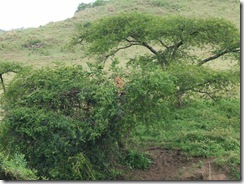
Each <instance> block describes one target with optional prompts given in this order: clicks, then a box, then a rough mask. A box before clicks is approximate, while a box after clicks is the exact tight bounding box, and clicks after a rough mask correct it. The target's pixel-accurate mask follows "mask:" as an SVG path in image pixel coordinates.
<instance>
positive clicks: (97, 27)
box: [73, 13, 240, 65]
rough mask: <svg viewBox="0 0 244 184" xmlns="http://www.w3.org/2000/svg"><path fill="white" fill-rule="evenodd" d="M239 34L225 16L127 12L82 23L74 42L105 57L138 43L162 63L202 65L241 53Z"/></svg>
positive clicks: (92, 52) (90, 51)
mask: <svg viewBox="0 0 244 184" xmlns="http://www.w3.org/2000/svg"><path fill="white" fill-rule="evenodd" d="M216 30H218V31H216ZM239 37H240V33H239V31H238V29H237V28H236V27H235V26H234V25H233V24H232V23H231V22H229V21H226V20H224V19H218V18H209V19H196V18H185V17H181V16H170V17H159V16H153V15H147V14H142V13H130V14H128V13H127V14H119V15H116V16H113V17H108V18H103V19H101V20H98V21H96V22H94V23H93V24H92V25H91V26H89V27H88V28H86V29H84V27H83V26H80V29H79V30H78V35H77V36H76V37H75V38H74V39H73V44H77V43H81V42H83V43H85V44H86V47H88V54H91V55H93V54H98V55H104V56H105V58H107V57H109V56H112V55H115V54H116V53H117V52H118V51H119V50H122V49H126V48H129V47H133V46H138V45H139V46H142V47H145V48H146V49H148V50H149V51H150V52H151V53H152V54H153V56H154V58H155V59H156V60H157V61H158V62H159V64H161V65H165V64H166V65H168V64H170V63H172V62H176V61H184V62H185V59H186V58H188V60H189V61H191V60H193V61H194V62H195V63H197V64H199V65H202V64H204V63H206V62H209V61H211V60H214V59H216V58H218V57H220V56H223V55H225V54H227V53H239V51H240V49H239V47H240V45H239V42H240V38H239ZM158 48H159V49H158ZM194 48H198V49H199V48H201V49H203V50H204V51H205V52H210V53H212V56H211V57H208V58H205V59H204V58H203V57H204V56H202V55H195V54H192V52H189V51H188V50H189V49H194Z"/></svg>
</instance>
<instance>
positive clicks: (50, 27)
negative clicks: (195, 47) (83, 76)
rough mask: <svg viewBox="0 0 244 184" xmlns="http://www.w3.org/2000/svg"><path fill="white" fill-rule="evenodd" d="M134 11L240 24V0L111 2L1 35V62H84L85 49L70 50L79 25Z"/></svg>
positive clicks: (116, 0)
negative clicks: (72, 15) (215, 18)
mask: <svg viewBox="0 0 244 184" xmlns="http://www.w3.org/2000/svg"><path fill="white" fill-rule="evenodd" d="M134 11H138V12H145V13H149V14H156V15H160V16H167V15H182V16H187V17H210V16H214V17H221V18H225V19H228V20H230V21H232V22H234V23H235V24H236V26H237V27H239V24H240V14H239V12H240V2H239V1H237V0H200V1H199V0H176V1H171V0H164V1H163V0H145V1H141V0H119V1H118V0H110V1H106V3H104V5H102V6H95V7H92V8H86V9H85V10H82V11H79V12H78V13H76V14H75V15H74V17H73V18H70V19H67V20H64V21H60V22H51V23H49V24H47V25H46V26H41V27H39V28H30V29H22V30H13V31H7V32H0V55H1V60H2V61H4V60H5V61H15V62H21V63H23V64H25V65H32V66H38V67H40V66H45V65H50V64H52V63H55V62H67V63H80V64H81V63H84V61H86V60H87V58H86V59H85V60H84V58H83V56H84V53H83V52H82V51H81V50H79V49H76V50H72V51H71V50H68V49H67V48H66V44H67V43H69V41H70V39H71V38H72V36H73V35H74V34H75V28H76V24H80V23H84V22H92V21H94V20H97V19H100V18H102V17H106V16H112V15H115V14H118V13H121V12H134Z"/></svg>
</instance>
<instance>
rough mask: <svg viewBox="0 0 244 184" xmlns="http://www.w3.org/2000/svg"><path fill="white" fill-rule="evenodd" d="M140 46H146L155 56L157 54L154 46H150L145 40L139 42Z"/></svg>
mask: <svg viewBox="0 0 244 184" xmlns="http://www.w3.org/2000/svg"><path fill="white" fill-rule="evenodd" d="M141 45H142V46H144V47H146V48H147V49H149V50H150V51H151V52H152V53H153V54H155V55H156V56H157V55H158V51H156V50H155V49H154V48H152V47H151V46H150V45H148V44H147V43H146V42H142V43H141Z"/></svg>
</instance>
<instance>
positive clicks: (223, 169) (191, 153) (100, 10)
mask: <svg viewBox="0 0 244 184" xmlns="http://www.w3.org/2000/svg"><path fill="white" fill-rule="evenodd" d="M127 12H143V13H145V14H153V15H158V16H169V15H181V16H185V17H199V18H202V17H206V18H207V17H218V18H223V19H227V20H229V21H231V22H233V23H234V24H235V25H236V26H237V27H238V29H239V30H240V2H239V1H237V0H175V1H172V0H110V1H104V2H103V3H102V4H101V5H96V6H88V7H86V8H85V9H83V10H81V11H79V12H76V13H75V14H74V16H73V17H72V18H69V19H66V20H64V21H60V22H50V23H49V24H47V25H45V26H40V27H38V28H28V29H20V30H12V31H6V32H5V31H3V32H2V31H0V56H1V59H0V63H1V62H5V61H10V62H16V63H20V64H21V65H23V66H32V67H34V68H41V67H44V66H51V67H54V66H57V65H59V64H61V63H63V64H65V65H72V64H79V65H83V66H86V63H87V62H92V61H95V60H96V58H95V57H93V56H92V57H87V56H86V53H85V51H84V50H83V49H82V48H81V46H74V47H69V46H70V42H71V40H72V37H73V36H74V35H75V34H76V31H77V29H76V28H77V25H79V24H84V23H89V22H93V21H96V20H99V19H102V18H104V17H108V16H113V15H117V14H120V13H127ZM135 48H136V49H135ZM135 48H134V47H133V48H129V49H128V50H125V51H121V52H119V53H118V55H117V57H119V59H120V60H121V61H125V62H126V61H128V58H131V57H133V56H134V55H135V54H137V53H140V54H143V53H146V52H148V51H146V50H145V49H144V48H140V47H135ZM194 52H195V51H194ZM196 52H201V50H197V51H196ZM210 63H211V64H207V66H209V67H211V68H213V69H216V70H225V69H229V66H233V64H235V63H236V61H234V62H232V61H231V60H227V61H225V62H222V60H221V57H220V58H219V59H217V60H215V61H213V62H210ZM234 66H236V65H234ZM237 67H239V65H238V66H237ZM57 68H58V67H57ZM237 69H239V68H237ZM48 71H49V70H46V69H44V70H42V72H44V73H45V72H46V75H48V76H49V73H48ZM50 71H51V70H50ZM184 71H187V70H184ZM177 72H179V70H177V71H176V73H177ZM32 73H33V75H34V72H32ZM71 73H72V72H71ZM71 73H70V75H71ZM153 73H156V72H154V71H153ZM62 74H63V73H62ZM13 76H14V74H13V73H9V74H4V76H3V78H4V80H5V82H6V84H7V85H8V83H9V82H10V81H11V79H12V78H13ZM50 76H51V75H50ZM61 76H62V75H61ZM76 76H79V75H76ZM236 76H237V75H236ZM56 77H57V76H56ZM63 77H67V74H66V73H65V72H64V76H63ZM106 77H107V76H106ZM37 78H38V75H37ZM51 78H52V80H53V81H54V82H57V81H59V80H60V81H62V79H60V78H62V77H57V78H53V77H50V79H51ZM237 78H238V77H237ZM38 79H39V78H38ZM70 79H71V78H69V80H70ZM183 79H184V77H183ZM33 80H34V79H33ZM77 80H80V79H77ZM227 80H229V78H228V79H227ZM37 81H38V80H37ZM40 81H41V80H40ZM64 81H65V80H64ZM67 81H68V80H67ZM188 81H189V80H188ZM57 83H58V84H63V83H62V82H57ZM78 83H79V84H80V82H78ZM190 83H192V81H190ZM216 83H219V81H217V82H216ZM84 85H85V84H84ZM61 86H62V85H61ZM65 86H67V85H66V84H64V86H62V87H64V88H65ZM96 87H97V88H96V89H97V91H98V92H100V93H101V96H102V92H101V91H100V86H96ZM31 89H32V88H31ZM40 89H42V88H41V87H40ZM232 89H233V90H231V92H230V93H228V94H227V93H224V95H226V96H227V98H226V96H224V95H223V96H224V97H223V99H221V100H219V101H216V103H215V101H214V100H206V99H203V98H199V96H200V95H199V96H197V95H196V96H191V97H189V98H187V100H186V101H185V104H184V106H182V107H179V106H177V107H176V106H174V108H172V109H170V110H169V111H167V116H165V119H164V120H162V122H161V121H160V122H159V123H158V124H157V125H155V127H148V126H145V125H144V124H141V125H139V126H138V127H137V129H136V130H134V131H132V132H131V134H130V139H129V141H128V145H129V148H130V149H131V150H132V149H136V150H140V151H143V152H144V151H145V150H150V149H151V151H149V152H150V154H151V157H152V158H153V163H152V165H151V166H150V169H152V170H150V169H149V170H147V171H145V173H141V172H140V171H138V170H133V169H132V168H136V167H134V166H135V165H136V164H141V163H142V162H143V161H142V160H140V159H139V161H138V160H136V159H135V158H136V157H137V156H138V153H137V152H133V150H132V151H131V150H128V151H129V154H128V155H129V156H131V157H129V158H127V159H128V160H127V166H128V167H125V168H124V167H123V168H122V169H121V168H120V169H121V170H120V171H119V172H121V173H119V174H122V175H123V177H125V179H133V178H134V179H142V180H144V179H145V178H148V179H149V180H154V179H156V178H157V177H161V178H158V179H163V180H164V179H174V180H175V179H177V178H178V177H179V178H180V179H183V180H184V179H187V177H185V176H184V177H181V174H182V172H184V174H186V173H189V172H190V173H192V172H193V171H192V169H193V168H194V167H196V168H198V169H202V170H201V171H199V172H202V175H201V176H200V177H197V178H196V179H211V177H210V176H211V175H209V170H208V169H209V168H210V164H211V167H212V169H213V170H212V171H213V173H212V176H213V177H212V179H213V178H214V177H215V178H218V177H220V178H221V176H222V175H221V173H224V176H225V177H227V179H239V178H240V149H239V148H240V86H239V85H237V86H235V87H234V88H232ZM22 90H24V88H23V89H22ZM10 91H11V90H10ZM13 91H14V90H13ZM53 91H55V92H56V91H57V92H58V90H56V89H55V88H53ZM2 92H3V91H2V89H1V87H0V94H1V93H2ZM15 92H16V91H15ZM218 92H219V91H218ZM49 93H50V89H49V88H48V90H47V91H46V93H45V94H49ZM16 94H17V93H16ZM20 94H22V93H20ZM23 94H24V92H23ZM20 96H21V95H20ZM230 96H231V98H230ZM61 97H62V96H61ZM10 98H11V95H10ZM26 98H27V99H28V98H29V96H28V94H27V97H26ZM198 98H199V99H198ZM50 99H52V98H50ZM14 100H15V99H14ZM32 102H33V101H31V100H30V104H31V105H32ZM68 104H69V102H68ZM132 106H133V105H132ZM0 107H1V104H0ZM48 107H49V106H48ZM17 110H18V109H17ZM2 112H3V111H2V110H1V108H0V120H1V118H2V117H1V113H2ZM48 112H49V110H48ZM127 114H129V113H127ZM47 117H49V116H47ZM16 122H17V123H18V121H16ZM60 122H62V121H60ZM150 123H151V122H150ZM27 128H28V126H27ZM2 132H3V131H2ZM0 133H1V131H0ZM43 142H44V141H43ZM44 147H45V146H44ZM153 149H154V150H156V152H157V153H156V152H153V151H152V150H153ZM162 150H163V151H162ZM169 150H174V151H173V152H174V153H177V154H176V155H174V153H171V152H170V151H169ZM179 150H180V151H179ZM169 152H170V154H169ZM162 153H163V154H166V153H167V154H166V156H167V157H163V156H162ZM157 154H159V155H157ZM139 155H140V154H139ZM1 156H2V155H1V153H0V163H1V159H2V160H4V159H3V158H4V156H2V157H1ZM154 157H155V158H154ZM162 157H163V159H164V160H162ZM173 157H174V159H178V160H173ZM143 158H144V157H143ZM183 158H184V159H183ZM130 159H131V160H130ZM134 159H135V160H134ZM166 159H168V160H166ZM181 159H183V160H181ZM144 160H145V159H144ZM5 161H6V160H5ZM136 161H137V162H139V163H135V162H136ZM167 161H169V162H168V163H170V162H171V161H172V163H170V164H168V163H167ZM7 162H8V161H6V163H7ZM158 162H160V163H158ZM77 163H78V162H77ZM163 163H164V164H165V163H166V166H167V164H168V165H170V166H174V168H172V172H170V174H172V173H174V174H177V176H176V175H174V176H172V175H170V176H165V177H162V176H161V175H160V172H161V173H167V167H165V165H162V164H163ZM177 163H178V164H179V165H177ZM133 164H135V165H134V166H133ZM160 164H161V165H160ZM186 164H188V165H187V166H186ZM10 166H11V165H10ZM157 166H160V170H158V168H157ZM185 166H186V169H190V170H191V171H189V170H187V171H182V168H183V169H185ZM13 168H15V167H13ZM1 169H2V168H1V167H0V172H1ZM7 169H10V171H11V172H12V170H11V169H12V168H11V167H9V168H7ZM128 169H130V172H128ZM161 169H162V170H161ZM203 169H206V170H205V171H203ZM5 170H6V168H5ZM10 171H9V172H10ZM151 171H152V173H153V174H149V172H151ZM114 172H115V173H114V175H116V174H118V173H116V172H117V171H116V170H114ZM124 172H125V173H126V172H128V173H133V174H134V173H135V176H133V174H132V175H131V176H129V175H128V176H127V175H126V174H125V173H124ZM60 173H61V172H60ZM138 173H139V174H138ZM180 173H181V174H180ZM119 174H118V175H119ZM154 174H155V177H153V176H154ZM178 174H179V175H178ZM184 174H183V175H184ZM214 174H216V176H214ZM156 175H157V177H156ZM227 175H228V176H227ZM148 176H152V178H150V177H148ZM193 176H194V172H193V174H192V175H191V176H190V179H192V177H193ZM127 177H128V178H127ZM201 177H202V178H201ZM222 178H223V177H222ZM0 179H1V173H0ZM123 179H124V178H123ZM225 179H226V178H225Z"/></svg>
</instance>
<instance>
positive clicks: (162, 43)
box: [158, 39, 169, 49]
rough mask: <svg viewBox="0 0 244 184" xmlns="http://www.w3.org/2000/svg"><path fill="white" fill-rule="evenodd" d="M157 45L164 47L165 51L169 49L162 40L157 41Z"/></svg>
mask: <svg viewBox="0 0 244 184" xmlns="http://www.w3.org/2000/svg"><path fill="white" fill-rule="evenodd" d="M158 41H159V43H160V44H161V45H162V46H164V47H165V48H166V49H168V48H169V46H167V45H166V44H165V43H164V42H163V41H162V40H160V39H158Z"/></svg>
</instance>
